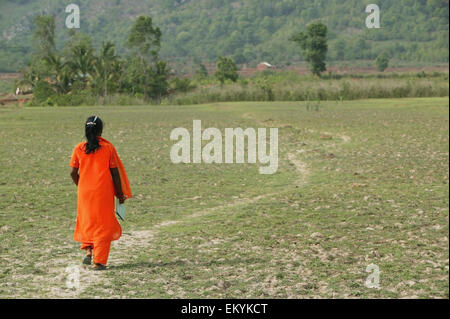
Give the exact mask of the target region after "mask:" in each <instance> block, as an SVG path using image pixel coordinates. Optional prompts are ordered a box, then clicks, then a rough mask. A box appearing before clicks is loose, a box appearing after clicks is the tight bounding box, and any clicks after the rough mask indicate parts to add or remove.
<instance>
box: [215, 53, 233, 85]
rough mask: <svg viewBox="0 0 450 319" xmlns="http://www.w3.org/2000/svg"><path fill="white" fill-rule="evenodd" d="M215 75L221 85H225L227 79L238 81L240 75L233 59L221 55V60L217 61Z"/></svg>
mask: <svg viewBox="0 0 450 319" xmlns="http://www.w3.org/2000/svg"><path fill="white" fill-rule="evenodd" d="M214 76H215V77H216V78H217V79H218V80H219V82H220V85H223V84H224V83H225V80H230V81H232V82H236V81H237V79H238V77H239V75H238V73H237V66H236V64H235V63H234V61H233V60H232V59H230V58H227V57H219V62H217V71H216V73H215V74H214Z"/></svg>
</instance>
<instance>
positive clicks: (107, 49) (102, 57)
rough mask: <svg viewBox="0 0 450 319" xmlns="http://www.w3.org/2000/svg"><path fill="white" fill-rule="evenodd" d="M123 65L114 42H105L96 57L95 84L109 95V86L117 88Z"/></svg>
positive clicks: (104, 93)
mask: <svg viewBox="0 0 450 319" xmlns="http://www.w3.org/2000/svg"><path fill="white" fill-rule="evenodd" d="M120 73H121V65H120V60H119V57H118V56H117V55H116V53H115V48H114V44H113V43H112V42H109V41H108V42H103V43H102V48H101V50H100V53H99V56H98V57H96V58H95V59H94V82H95V86H96V87H97V88H98V89H99V90H100V91H101V92H103V95H104V96H106V95H108V87H109V88H110V89H112V88H115V87H116V84H117V83H118V81H119V78H120Z"/></svg>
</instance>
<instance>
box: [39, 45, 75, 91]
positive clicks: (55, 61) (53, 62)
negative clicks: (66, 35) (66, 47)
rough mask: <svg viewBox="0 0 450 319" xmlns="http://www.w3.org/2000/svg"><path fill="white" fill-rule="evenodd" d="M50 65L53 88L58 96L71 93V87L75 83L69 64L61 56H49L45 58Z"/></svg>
mask: <svg viewBox="0 0 450 319" xmlns="http://www.w3.org/2000/svg"><path fill="white" fill-rule="evenodd" d="M44 61H45V63H46V64H47V65H48V67H49V69H50V71H51V75H52V80H53V83H52V84H53V86H54V87H55V89H56V92H57V93H58V94H62V93H67V92H69V91H70V86H71V84H72V81H73V73H72V72H71V69H70V67H69V63H67V62H65V61H64V58H63V57H62V56H61V55H59V54H49V55H48V56H47V57H45V58H44Z"/></svg>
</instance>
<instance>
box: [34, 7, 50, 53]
mask: <svg viewBox="0 0 450 319" xmlns="http://www.w3.org/2000/svg"><path fill="white" fill-rule="evenodd" d="M34 27H35V29H34V33H33V39H34V41H35V47H36V55H37V56H38V57H39V58H44V57H46V56H49V55H50V54H51V53H53V52H54V50H55V18H54V17H53V16H40V15H38V16H36V17H35V18H34Z"/></svg>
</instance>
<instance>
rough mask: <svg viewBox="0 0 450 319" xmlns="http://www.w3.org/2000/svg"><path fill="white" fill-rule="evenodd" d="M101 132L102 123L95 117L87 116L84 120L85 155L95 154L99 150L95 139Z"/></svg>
mask: <svg viewBox="0 0 450 319" xmlns="http://www.w3.org/2000/svg"><path fill="white" fill-rule="evenodd" d="M102 132H103V121H102V120H101V119H100V118H99V117H98V116H96V115H94V116H89V117H88V118H87V120H86V125H85V134H86V140H87V143H86V150H85V152H86V154H90V153H95V151H96V150H98V149H100V144H99V143H98V139H97V137H98V136H100V135H101V134H102Z"/></svg>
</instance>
